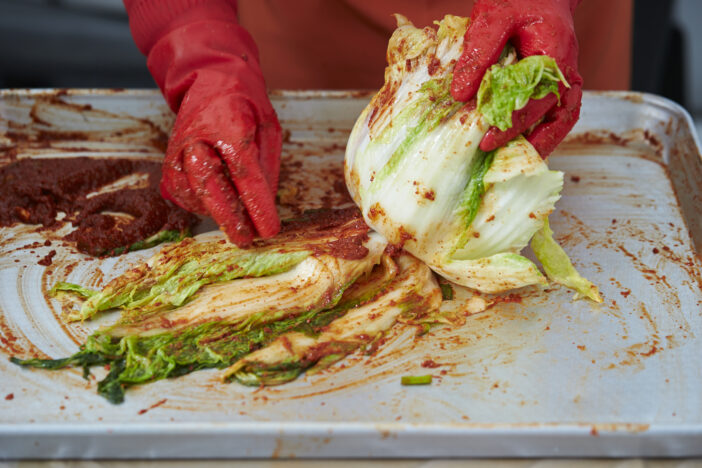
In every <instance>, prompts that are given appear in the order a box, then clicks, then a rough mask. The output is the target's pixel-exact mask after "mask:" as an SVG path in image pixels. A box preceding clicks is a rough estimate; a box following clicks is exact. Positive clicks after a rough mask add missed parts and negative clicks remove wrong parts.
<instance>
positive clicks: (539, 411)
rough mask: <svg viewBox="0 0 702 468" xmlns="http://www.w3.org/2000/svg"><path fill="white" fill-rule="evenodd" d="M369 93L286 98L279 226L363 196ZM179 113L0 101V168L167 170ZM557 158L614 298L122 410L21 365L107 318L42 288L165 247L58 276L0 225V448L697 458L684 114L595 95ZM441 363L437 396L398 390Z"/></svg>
mask: <svg viewBox="0 0 702 468" xmlns="http://www.w3.org/2000/svg"><path fill="white" fill-rule="evenodd" d="M369 98H370V95H369V94H368V93H363V92H357V93H354V92H277V93H273V94H272V100H273V103H274V105H275V107H276V109H277V111H278V114H279V116H280V120H281V123H282V126H283V127H284V129H285V130H286V139H285V144H284V149H283V156H282V166H283V168H282V174H281V197H280V198H281V211H282V214H283V216H287V215H292V214H294V213H295V212H297V211H299V210H300V209H304V208H319V207H324V206H339V205H342V204H344V203H348V198H347V196H346V195H345V192H344V186H343V177H342V159H343V153H344V147H345V143H346V139H347V137H348V134H349V131H350V128H351V126H352V124H353V122H354V120H355V118H356V117H357V116H358V114H359V112H360V111H361V109H362V108H363V107H364V106H365V104H366V103H367V102H368V99H369ZM172 121H173V116H172V114H171V113H170V111H168V110H167V108H166V106H165V104H164V102H163V100H162V98H161V97H160V95H158V94H157V93H156V92H154V91H125V90H109V91H108V90H99V91H95V90H68V91H57V90H44V91H42V90H35V91H22V90H8V91H2V92H0V157H1V158H4V161H5V162H7V161H8V160H11V159H12V158H15V157H19V158H23V157H37V158H38V157H49V156H51V157H55V156H73V155H90V156H94V157H105V156H123V157H148V158H160V157H162V154H163V148H164V144H165V142H166V140H167V135H168V129H169V128H170V125H171V124H172ZM549 162H550V165H551V167H553V168H555V169H560V170H563V171H565V172H566V178H565V187H564V190H563V198H562V199H561V200H560V201H559V203H558V209H557V212H556V213H554V215H553V216H552V217H551V219H552V227H553V229H554V231H555V232H556V234H557V237H558V239H559V240H560V242H561V243H562V245H563V246H564V248H565V249H566V250H567V251H568V252H569V254H570V255H571V257H572V258H573V260H574V263H575V264H576V266H577V267H578V268H579V269H580V271H581V272H582V273H583V274H584V276H586V277H588V278H589V279H591V280H593V281H594V282H595V283H596V284H597V285H599V287H600V288H601V290H602V293H603V296H604V298H605V301H604V303H603V304H601V305H597V304H593V303H591V302H587V301H583V300H580V301H573V300H572V297H571V296H572V293H571V292H569V291H567V290H565V289H563V288H560V287H551V288H549V289H548V290H546V291H540V290H535V289H527V290H523V291H520V292H519V293H518V296H515V297H516V299H515V297H512V299H511V300H509V301H504V302H502V303H499V304H498V305H496V306H494V307H492V308H490V309H489V310H488V311H486V312H484V313H480V314H476V315H473V316H470V317H468V319H467V320H466V323H465V325H463V326H460V327H440V328H436V329H433V330H432V331H431V332H429V333H428V334H426V335H423V336H421V337H416V336H415V335H414V332H413V331H412V330H408V329H402V328H399V329H397V330H396V331H395V332H394V333H393V334H391V336H390V337H389V339H388V341H387V342H386V343H385V344H384V345H383V346H382V347H381V348H380V349H379V351H378V352H377V353H376V354H375V355H372V356H366V355H361V354H356V355H352V356H349V357H348V358H347V359H345V360H344V361H342V362H341V363H339V364H338V365H336V366H334V367H332V368H331V369H329V370H327V371H325V372H323V373H321V374H318V375H314V376H303V377H301V378H300V379H298V380H296V381H294V382H292V383H290V384H287V385H284V386H280V387H273V388H262V389H251V388H248V387H243V386H240V385H238V384H222V383H220V382H219V379H218V372H216V371H201V372H196V373H193V374H190V375H187V376H185V377H182V378H178V379H169V380H165V381H159V382H156V383H153V384H150V385H146V386H143V387H137V388H133V389H132V390H130V391H129V392H128V394H127V399H126V402H125V403H124V404H122V405H118V406H113V405H111V404H109V403H108V402H106V401H105V400H103V399H102V398H101V397H99V396H98V395H97V394H96V391H95V380H89V381H85V380H83V378H82V376H81V372H80V371H79V370H65V371H60V372H49V371H41V370H27V369H21V368H19V367H17V366H15V365H13V364H11V363H9V362H8V360H7V357H8V356H10V355H19V356H22V357H25V356H29V355H38V356H50V357H63V356H66V355H69V354H71V353H72V352H74V351H75V350H76V349H77V347H78V344H79V343H80V342H81V341H82V340H83V339H84V338H85V337H86V336H87V335H88V334H89V333H90V332H91V330H93V329H95V328H96V327H97V326H98V325H99V324H100V323H105V321H110V320H111V317H110V316H109V315H108V316H106V317H105V318H103V319H102V322H100V321H98V323H97V324H96V323H91V322H86V323H82V324H76V325H65V324H63V323H62V322H61V320H60V319H59V314H60V308H59V307H58V305H57V304H55V303H54V302H53V300H52V299H49V298H47V296H46V294H45V293H46V291H47V289H49V288H50V287H51V285H52V284H53V283H54V282H55V281H57V280H59V279H61V280H68V281H72V282H77V283H81V284H85V285H88V286H93V287H97V286H99V285H101V284H104V283H105V282H106V281H108V280H109V279H110V278H112V277H114V276H115V275H117V274H119V273H120V272H122V271H124V270H125V269H126V268H127V267H128V266H129V265H130V264H132V263H134V262H136V261H138V260H140V259H144V258H146V257H147V256H148V255H149V253H150V252H149V251H146V252H135V253H131V254H128V255H123V256H120V257H117V258H109V259H100V260H86V258H85V257H83V256H82V255H80V254H77V253H74V252H71V251H70V249H67V248H65V249H58V254H57V255H56V256H55V257H54V261H53V265H52V266H51V267H48V268H45V267H42V266H40V265H38V264H37V261H38V260H39V259H41V258H42V257H43V256H44V255H46V254H47V251H48V250H50V249H51V248H52V247H44V246H41V245H38V244H35V247H33V248H28V247H25V248H22V247H23V246H27V245H31V244H32V243H33V242H42V243H43V242H44V240H45V236H46V234H42V233H37V232H36V229H35V227H33V226H15V227H12V228H4V229H0V375H1V379H0V457H4V458H150V457H153V458H218V457H462V456H472V457H498V456H499V457H512V456H547V457H548V456H559V457H563V456H579V457H580V456H586V457H600V456H656V457H659V456H681V457H682V456H686V457H687V456H700V455H702V404H701V403H702V392H700V388H701V387H702V365H701V364H700V357H701V356H702V327H701V325H702V268H701V265H702V262H701V261H700V257H699V252H700V251H702V250H701V249H702V159H701V157H700V151H699V142H698V140H697V136H696V134H695V132H694V131H693V127H692V123H691V120H690V118H689V116H688V114H687V113H686V112H685V111H684V110H683V109H682V108H681V107H679V106H677V105H676V104H674V103H672V102H670V101H667V100H665V99H662V98H659V97H656V96H651V95H645V94H634V93H620V92H617V93H585V96H584V99H583V111H582V116H581V119H580V121H579V123H578V125H577V126H576V128H575V130H574V132H573V133H572V135H571V136H570V137H569V138H568V140H567V141H566V142H564V143H563V144H562V145H561V146H560V147H559V149H558V150H557V151H556V153H555V154H553V155H552V156H551V157H550V159H549ZM211 228H212V225H211V224H210V225H209V226H208V225H205V226H204V227H203V228H202V229H204V230H206V229H211ZM59 234H60V232H59V233H56V235H59ZM53 248H55V247H53ZM454 305H455V306H456V307H462V304H461V302H460V300H457V301H456V302H455V304H454ZM427 360H433V361H434V362H435V363H437V364H439V365H440V367H437V368H432V369H427V368H424V367H422V363H424V362H425V361H427ZM428 372H431V373H432V374H433V375H434V376H435V377H436V378H435V379H434V382H433V383H432V385H429V386H423V387H403V386H401V385H400V377H401V376H402V375H407V374H425V373H428Z"/></svg>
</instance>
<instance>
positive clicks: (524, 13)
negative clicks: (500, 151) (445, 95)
mask: <svg viewBox="0 0 702 468" xmlns="http://www.w3.org/2000/svg"><path fill="white" fill-rule="evenodd" d="M579 1H580V0H477V1H476V2H475V6H474V7H473V12H472V15H471V22H470V24H469V26H468V30H467V31H466V34H465V36H464V45H463V54H462V55H461V57H460V58H459V59H458V62H457V63H456V67H455V69H454V76H453V82H452V83H451V94H452V96H453V97H454V98H455V99H457V100H459V101H468V100H470V99H472V98H473V97H474V96H475V94H476V93H477V92H478V88H479V87H480V81H481V80H482V78H483V75H484V74H485V71H486V70H487V69H488V68H489V67H490V66H491V65H493V64H494V63H495V62H497V60H498V58H499V57H500V53H501V52H502V49H504V47H505V45H506V43H507V41H510V43H511V44H512V45H513V46H514V47H515V49H516V50H517V54H518V55H519V57H520V58H523V57H527V56H530V55H548V56H550V57H552V58H554V59H555V60H556V63H558V66H559V67H560V69H561V71H562V72H563V74H564V75H565V78H566V80H567V81H568V84H569V85H570V88H566V87H565V86H564V85H563V84H560V85H559V94H560V103H559V102H558V99H557V98H556V96H555V95H554V94H549V95H547V96H545V97H544V98H542V99H539V100H531V101H529V103H528V104H527V105H526V106H524V108H522V109H520V110H517V111H514V113H513V114H512V122H513V127H512V128H510V129H508V130H506V131H504V132H501V131H500V130H499V129H497V128H496V127H492V128H491V129H490V130H489V131H488V132H487V133H486V134H485V136H484V137H483V140H482V141H481V142H480V148H481V149H482V150H483V151H492V150H493V149H495V148H498V147H500V146H502V145H504V144H505V143H507V142H508V141H510V140H511V139H512V138H514V137H516V136H517V135H519V134H520V133H524V132H526V131H527V130H528V129H529V128H531V127H532V125H534V124H536V123H537V122H539V120H540V119H541V118H543V121H542V122H541V123H539V125H538V126H537V127H536V128H534V130H532V131H531V132H530V133H529V134H528V135H527V139H528V140H529V141H530V142H531V143H532V144H533V145H534V147H535V148H536V150H537V151H538V152H539V154H541V156H542V157H544V158H546V157H547V156H548V155H549V154H550V153H551V152H552V151H553V150H554V148H555V147H556V146H557V145H558V143H560V142H561V140H563V138H565V136H566V135H567V134H568V132H569V131H570V129H572V128H573V125H575V122H577V121H578V117H579V116H580V101H581V99H582V82H583V80H582V78H581V77H580V75H579V74H578V41H577V39H576V37H575V30H574V28H573V11H574V10H575V7H576V6H577V4H578V3H579Z"/></svg>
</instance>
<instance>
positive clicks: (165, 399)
mask: <svg viewBox="0 0 702 468" xmlns="http://www.w3.org/2000/svg"><path fill="white" fill-rule="evenodd" d="M167 401H168V398H164V399H163V400H159V401H157V402H156V403H154V404H153V405H151V406H149V407H148V408H144V409H140V410H139V413H138V414H140V415H141V414H144V413H146V412H147V411H149V410H152V409H154V408H158V407H159V406H161V405H162V404H164V403H165V402H167Z"/></svg>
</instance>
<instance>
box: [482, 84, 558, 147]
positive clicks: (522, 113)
mask: <svg viewBox="0 0 702 468" xmlns="http://www.w3.org/2000/svg"><path fill="white" fill-rule="evenodd" d="M557 103H558V98H557V97H556V95H555V94H548V95H546V96H544V97H543V98H541V99H532V100H530V101H529V102H528V103H527V105H526V106H524V107H523V108H521V109H519V110H516V111H514V112H512V127H510V128H508V129H507V130H505V131H500V129H499V128H497V127H490V130H488V132H487V133H486V134H485V136H484V137H483V140H482V141H481V142H480V149H481V150H483V151H485V152H488V151H492V150H494V149H497V148H499V147H500V146H503V145H504V144H505V143H507V142H508V141H511V140H512V139H514V138H515V137H516V136H517V135H520V134H522V133H524V132H526V131H527V130H529V128H531V126H532V125H534V124H535V123H536V122H538V121H539V119H541V118H542V117H543V116H544V114H546V113H547V112H548V111H549V109H551V108H552V107H553V106H555V105H556V104H557Z"/></svg>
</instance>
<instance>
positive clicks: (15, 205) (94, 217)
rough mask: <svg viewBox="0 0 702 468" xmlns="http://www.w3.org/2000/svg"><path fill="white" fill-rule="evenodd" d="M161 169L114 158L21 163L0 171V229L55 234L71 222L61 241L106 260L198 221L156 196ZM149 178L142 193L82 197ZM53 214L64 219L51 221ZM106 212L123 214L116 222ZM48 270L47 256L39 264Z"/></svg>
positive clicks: (130, 190) (153, 164)
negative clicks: (32, 227)
mask: <svg viewBox="0 0 702 468" xmlns="http://www.w3.org/2000/svg"><path fill="white" fill-rule="evenodd" d="M160 168H161V164H160V163H158V162H154V161H143V160H136V159H113V158H88V157H75V158H46V159H21V160H18V161H15V162H13V163H11V164H8V165H6V166H4V167H2V168H0V226H11V225H13V224H15V223H25V224H40V225H41V226H42V229H56V228H58V227H61V225H63V224H64V223H65V222H71V223H72V224H73V225H74V226H76V229H75V230H74V231H73V232H71V233H70V234H68V235H67V236H66V237H65V239H66V240H68V241H73V242H75V243H76V246H77V248H78V250H80V251H81V252H84V253H87V254H90V255H105V254H106V253H109V252H110V251H112V250H114V249H117V248H120V247H127V246H129V245H131V244H133V243H135V242H138V241H140V240H143V239H146V238H148V237H149V236H152V235H153V234H156V233H157V232H159V231H162V230H177V231H181V232H182V231H184V230H186V229H189V228H191V227H192V226H193V225H194V224H195V222H196V220H197V218H195V217H194V216H193V215H192V214H190V213H188V212H187V211H185V210H183V209H181V208H179V207H177V206H175V205H174V204H172V203H170V202H168V201H166V200H164V199H163V198H162V197H161V195H160V193H159V190H158V181H159V178H160ZM135 173H141V174H146V175H147V176H148V187H146V188H129V187H127V188H122V189H117V190H114V191H110V192H104V193H101V194H99V195H95V196H92V197H90V198H88V197H87V195H88V194H90V193H91V192H95V191H96V190H98V189H99V188H100V187H102V186H104V185H106V184H110V183H112V182H115V181H117V180H119V179H121V178H122V177H125V176H127V175H129V174H135ZM58 212H64V213H66V217H65V218H64V219H63V220H61V221H57V220H56V215H57V213H58ZM107 212H112V213H125V214H127V215H129V216H125V217H119V218H118V217H115V216H113V215H111V214H108V213H107ZM42 262H43V263H42V264H51V256H47V257H45V258H44V259H42Z"/></svg>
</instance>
